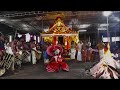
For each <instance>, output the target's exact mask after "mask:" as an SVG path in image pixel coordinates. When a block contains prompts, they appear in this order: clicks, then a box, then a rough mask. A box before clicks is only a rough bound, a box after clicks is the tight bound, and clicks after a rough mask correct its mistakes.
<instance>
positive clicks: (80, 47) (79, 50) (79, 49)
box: [77, 43, 83, 61]
mask: <svg viewBox="0 0 120 90" xmlns="http://www.w3.org/2000/svg"><path fill="white" fill-rule="evenodd" d="M82 45H83V43H81V44H80V43H79V44H78V53H77V60H78V61H82V55H81V50H82Z"/></svg>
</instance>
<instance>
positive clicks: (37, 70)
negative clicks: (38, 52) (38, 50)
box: [0, 60, 95, 79]
mask: <svg viewBox="0 0 120 90" xmlns="http://www.w3.org/2000/svg"><path fill="white" fill-rule="evenodd" d="M66 62H67V63H68V65H69V67H70V71H69V72H65V71H62V70H61V71H60V72H58V73H56V72H54V73H48V72H47V71H46V70H45V66H44V65H43V63H42V62H40V63H38V64H36V65H31V64H26V65H23V70H20V71H19V72H17V73H15V74H10V73H6V74H5V75H3V76H2V77H0V79H92V78H93V77H91V76H88V75H86V73H85V69H87V68H90V67H91V66H92V65H93V64H94V63H95V62H87V63H83V62H75V61H72V60H69V61H66Z"/></svg>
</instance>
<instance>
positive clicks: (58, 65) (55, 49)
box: [46, 45, 69, 72]
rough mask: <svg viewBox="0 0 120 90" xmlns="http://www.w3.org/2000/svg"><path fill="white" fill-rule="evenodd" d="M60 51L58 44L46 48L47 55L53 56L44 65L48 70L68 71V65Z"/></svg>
mask: <svg viewBox="0 0 120 90" xmlns="http://www.w3.org/2000/svg"><path fill="white" fill-rule="evenodd" d="M62 52H63V49H62V47H61V46H58V45H53V46H49V47H48V48H47V53H48V55H50V56H53V57H52V59H51V61H50V62H49V63H48V65H47V67H46V69H47V71H48V72H58V71H59V70H60V69H62V70H64V71H69V66H68V65H67V63H65V62H64V58H63V57H62V55H61V54H62Z"/></svg>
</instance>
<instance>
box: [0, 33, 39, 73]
mask: <svg viewBox="0 0 120 90" xmlns="http://www.w3.org/2000/svg"><path fill="white" fill-rule="evenodd" d="M10 57H11V58H10ZM40 57H41V49H40V45H39V44H36V43H35V40H31V41H30V42H29V43H27V42H26V41H25V39H24V37H20V38H19V37H15V38H14V40H13V41H11V42H9V39H8V38H7V37H5V36H4V35H3V34H2V33H0V67H1V68H4V69H10V70H11V71H12V72H13V73H14V72H15V71H16V70H19V69H21V68H22V63H26V62H30V63H32V64H36V63H37V62H38V61H39V60H40Z"/></svg>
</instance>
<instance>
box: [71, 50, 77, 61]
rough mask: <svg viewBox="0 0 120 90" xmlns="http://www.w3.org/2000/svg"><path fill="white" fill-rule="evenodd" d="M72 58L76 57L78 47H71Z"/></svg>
mask: <svg viewBox="0 0 120 90" xmlns="http://www.w3.org/2000/svg"><path fill="white" fill-rule="evenodd" d="M70 54H71V55H70V58H71V59H75V54H76V49H75V48H71V53H70Z"/></svg>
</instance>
